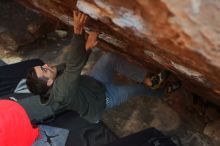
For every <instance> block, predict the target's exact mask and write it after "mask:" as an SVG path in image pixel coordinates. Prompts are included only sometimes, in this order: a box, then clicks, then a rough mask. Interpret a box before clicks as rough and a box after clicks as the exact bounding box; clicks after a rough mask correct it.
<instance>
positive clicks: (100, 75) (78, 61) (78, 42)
mask: <svg viewBox="0 0 220 146" xmlns="http://www.w3.org/2000/svg"><path fill="white" fill-rule="evenodd" d="M73 18H74V19H73V32H74V34H73V38H72V42H71V44H70V47H71V49H70V51H69V52H68V54H67V56H66V57H65V64H61V65H57V66H50V65H47V64H44V65H42V66H35V67H33V68H32V69H30V71H29V73H28V74H27V82H26V83H27V86H28V88H29V90H30V91H31V92H32V93H33V94H37V95H41V102H42V104H45V105H52V107H53V110H54V111H56V110H57V109H61V108H65V109H68V110H74V111H77V112H78V113H79V114H80V116H82V117H83V118H85V119H87V120H88V121H90V122H97V121H99V119H100V117H101V114H102V112H103V111H104V110H105V109H109V108H112V107H114V106H117V105H119V104H121V103H123V102H125V101H126V100H127V99H129V98H130V97H133V96H140V95H147V96H153V97H163V96H164V95H165V94H167V93H171V92H173V91H175V90H176V89H178V88H179V87H180V85H179V84H172V85H170V86H168V87H165V88H157V87H160V84H161V83H162V82H163V81H164V80H165V79H166V78H167V73H166V72H162V73H159V74H158V75H156V76H154V77H152V78H147V75H148V71H147V70H145V69H142V68H140V67H138V66H135V65H133V64H130V63H128V62H127V61H126V60H125V59H123V58H122V57H120V56H118V55H115V54H112V53H107V54H106V55H104V56H102V57H101V58H100V59H99V61H98V62H97V63H96V65H95V66H94V68H93V69H92V71H91V73H90V74H89V75H80V74H81V71H82V68H83V66H84V65H85V64H86V61H87V58H88V54H89V53H88V52H89V51H90V50H91V48H93V47H94V46H95V45H96V44H97V39H96V38H97V35H98V33H96V32H93V33H90V34H89V37H88V39H87V41H85V40H84V30H83V26H84V24H85V23H86V20H87V16H86V15H85V14H83V13H81V12H78V11H74V12H73ZM116 72H119V73H121V74H123V75H125V76H127V77H128V78H130V79H133V80H136V81H138V82H142V83H143V84H132V85H127V84H125V85H117V84H114V83H113V78H114V76H115V75H116ZM148 86H151V87H152V88H154V87H155V88H157V89H154V90H153V89H151V88H150V87H148Z"/></svg>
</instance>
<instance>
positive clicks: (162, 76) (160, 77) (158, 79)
mask: <svg viewBox="0 0 220 146" xmlns="http://www.w3.org/2000/svg"><path fill="white" fill-rule="evenodd" d="M169 75H170V72H169V71H167V70H165V71H162V72H160V73H159V74H157V75H155V76H152V77H151V83H152V85H151V88H152V89H158V88H159V87H160V85H161V84H162V83H163V82H164V81H165V80H166V79H167V78H168V76H169Z"/></svg>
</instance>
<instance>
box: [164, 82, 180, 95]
mask: <svg viewBox="0 0 220 146" xmlns="http://www.w3.org/2000/svg"><path fill="white" fill-rule="evenodd" d="M181 86H182V84H181V82H180V81H177V82H174V83H172V84H170V85H168V86H167V93H168V94H170V93H172V92H174V91H176V90H178V89H179V88H180V87H181Z"/></svg>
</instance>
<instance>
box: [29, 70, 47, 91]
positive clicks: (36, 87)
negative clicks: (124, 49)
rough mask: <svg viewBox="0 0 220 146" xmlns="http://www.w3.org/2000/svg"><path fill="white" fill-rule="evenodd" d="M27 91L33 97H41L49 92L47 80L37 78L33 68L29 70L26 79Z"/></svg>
mask: <svg viewBox="0 0 220 146" xmlns="http://www.w3.org/2000/svg"><path fill="white" fill-rule="evenodd" d="M26 79H27V80H26V84H27V87H28V89H29V90H30V91H31V92H32V93H33V94H35V95H43V94H46V92H47V91H48V90H49V88H50V87H48V86H47V80H48V79H47V78H38V77H37V74H36V72H35V69H34V68H31V69H30V70H29V71H28V73H27V77H26Z"/></svg>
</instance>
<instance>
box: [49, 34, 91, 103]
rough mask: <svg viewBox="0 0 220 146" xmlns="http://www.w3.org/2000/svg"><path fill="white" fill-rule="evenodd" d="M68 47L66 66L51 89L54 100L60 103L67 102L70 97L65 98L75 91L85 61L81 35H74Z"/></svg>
mask: <svg viewBox="0 0 220 146" xmlns="http://www.w3.org/2000/svg"><path fill="white" fill-rule="evenodd" d="M68 47H69V48H67V52H66V56H65V57H64V58H65V60H64V61H65V63H66V68H65V70H64V71H63V73H62V74H61V75H60V76H58V77H57V79H56V80H55V83H54V85H53V89H52V92H53V94H54V100H55V102H59V103H61V104H62V103H63V104H68V103H69V102H70V100H71V99H70V98H67V96H69V95H70V92H71V95H72V96H73V94H74V93H75V92H76V91H77V86H78V81H79V76H80V73H81V71H82V68H83V66H84V65H85V63H86V61H87V53H86V49H85V40H84V37H83V35H74V36H73V38H72V41H71V44H70V45H69V46H68Z"/></svg>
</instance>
